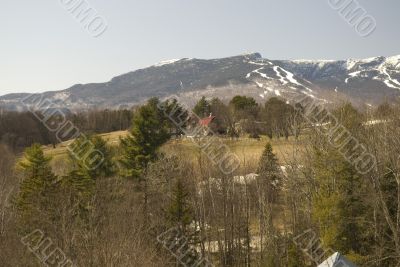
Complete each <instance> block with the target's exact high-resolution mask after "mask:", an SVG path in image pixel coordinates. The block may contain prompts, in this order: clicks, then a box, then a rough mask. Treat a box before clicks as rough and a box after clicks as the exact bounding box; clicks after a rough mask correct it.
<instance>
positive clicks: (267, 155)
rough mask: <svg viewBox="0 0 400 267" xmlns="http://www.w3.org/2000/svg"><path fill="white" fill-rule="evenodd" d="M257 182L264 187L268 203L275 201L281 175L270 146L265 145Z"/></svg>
mask: <svg viewBox="0 0 400 267" xmlns="http://www.w3.org/2000/svg"><path fill="white" fill-rule="evenodd" d="M257 172H258V175H259V180H260V181H261V182H262V184H263V185H264V186H266V190H267V191H266V193H267V196H268V200H269V202H274V201H276V200H277V192H278V190H279V187H280V186H281V183H282V181H281V175H280V168H279V164H278V159H277V158H276V155H275V154H274V152H273V150H272V145H271V144H270V143H267V144H266V145H265V148H264V151H263V153H262V155H261V158H260V161H259V164H258V169H257Z"/></svg>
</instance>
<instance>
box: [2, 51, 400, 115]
mask: <svg viewBox="0 0 400 267" xmlns="http://www.w3.org/2000/svg"><path fill="white" fill-rule="evenodd" d="M294 93H296V94H297V93H300V94H305V95H308V96H311V97H314V98H316V99H321V100H325V101H326V102H331V101H335V99H336V97H337V96H338V95H340V96H341V97H343V98H345V99H347V100H350V101H353V102H357V103H361V104H365V103H368V104H374V105H375V104H378V103H379V102H381V101H382V100H385V99H389V100H394V99H396V98H398V97H399V96H400V56H393V57H373V58H367V59H348V60H269V59H265V58H262V56H261V55H260V54H259V53H253V54H246V55H239V56H233V57H228V58H220V59H210V60H204V59H188V58H184V59H173V60H167V61H162V62H160V63H157V64H155V65H153V66H150V67H148V68H144V69H138V70H136V71H132V72H129V73H126V74H123V75H120V76H117V77H115V78H113V79H111V80H110V81H108V82H105V83H96V84H77V85H74V86H72V87H70V88H68V89H65V90H62V91H55V92H46V93H43V94H38V95H39V96H41V97H43V98H46V99H48V100H50V101H52V102H53V103H54V104H55V107H61V108H68V109H71V110H79V109H91V108H119V107H121V106H122V107H129V106H132V105H134V104H138V103H142V102H144V101H145V100H146V99H148V98H150V97H153V96H156V97H160V98H165V97H168V96H170V95H173V94H178V95H184V96H187V98H186V99H189V100H193V99H194V98H196V99H197V98H199V97H201V96H202V95H204V96H207V97H214V96H218V97H220V98H223V99H224V98H225V99H226V100H228V99H229V98H231V97H232V96H233V95H237V94H242V95H249V96H253V97H255V98H256V99H257V100H258V101H260V102H262V101H265V98H268V97H270V96H280V97H286V96H287V95H288V94H294ZM26 96H27V94H10V95H5V96H0V108H3V109H9V110H23V109H24V106H23V105H22V103H21V99H23V98H24V97H26Z"/></svg>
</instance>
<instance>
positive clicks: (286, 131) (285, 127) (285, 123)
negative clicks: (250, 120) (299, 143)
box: [263, 97, 295, 138]
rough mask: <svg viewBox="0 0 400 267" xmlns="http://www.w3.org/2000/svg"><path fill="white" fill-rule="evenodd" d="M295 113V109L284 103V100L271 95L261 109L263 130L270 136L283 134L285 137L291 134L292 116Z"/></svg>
mask: <svg viewBox="0 0 400 267" xmlns="http://www.w3.org/2000/svg"><path fill="white" fill-rule="evenodd" d="M294 114H295V109H294V108H293V107H292V106H291V105H289V104H286V103H285V101H283V100H281V99H279V98H276V97H271V98H270V99H268V101H267V102H265V105H264V110H263V118H264V119H265V122H266V125H265V130H266V132H267V135H268V136H270V137H272V136H276V137H278V138H279V137H280V136H284V137H286V138H288V137H289V135H290V134H291V130H292V129H291V127H292V118H293V116H294Z"/></svg>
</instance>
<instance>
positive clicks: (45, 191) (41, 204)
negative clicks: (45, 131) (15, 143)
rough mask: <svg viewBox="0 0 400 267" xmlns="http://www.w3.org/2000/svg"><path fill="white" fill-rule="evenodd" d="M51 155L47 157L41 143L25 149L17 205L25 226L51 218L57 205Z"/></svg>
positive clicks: (56, 190) (55, 182)
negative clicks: (55, 202) (55, 203)
mask: <svg viewBox="0 0 400 267" xmlns="http://www.w3.org/2000/svg"><path fill="white" fill-rule="evenodd" d="M50 159H51V158H50V157H46V156H45V155H44V153H43V150H42V148H41V146H40V145H39V144H34V145H32V146H31V147H29V148H27V149H26V150H25V154H24V159H23V160H22V161H21V162H20V164H19V166H20V167H21V169H22V172H23V180H22V182H21V184H20V190H19V194H18V196H17V198H16V202H15V203H16V207H17V210H18V214H19V219H20V220H21V221H20V222H21V224H22V226H23V227H26V226H29V225H32V224H34V225H37V224H38V223H39V221H41V220H42V219H43V220H44V219H45V218H44V217H46V219H49V221H51V220H52V219H53V218H52V214H54V212H52V211H53V210H54V209H56V207H54V206H53V205H52V204H53V203H52V200H54V197H55V196H56V195H57V192H58V184H57V177H56V176H55V175H54V174H53V172H52V170H51V167H50V164H49V162H50Z"/></svg>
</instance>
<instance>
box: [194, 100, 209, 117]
mask: <svg viewBox="0 0 400 267" xmlns="http://www.w3.org/2000/svg"><path fill="white" fill-rule="evenodd" d="M193 112H194V113H195V114H196V115H197V116H199V117H200V118H203V117H207V116H208V115H209V114H210V112H211V109H210V103H209V102H208V101H207V99H206V98H205V97H204V96H203V97H202V98H201V99H200V100H199V101H198V102H197V104H196V105H195V106H194V108H193Z"/></svg>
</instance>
